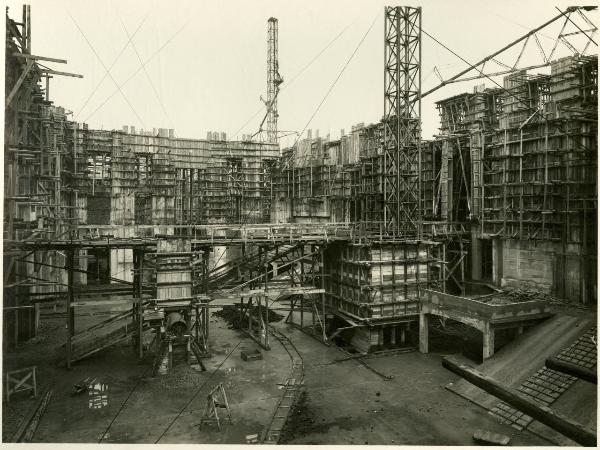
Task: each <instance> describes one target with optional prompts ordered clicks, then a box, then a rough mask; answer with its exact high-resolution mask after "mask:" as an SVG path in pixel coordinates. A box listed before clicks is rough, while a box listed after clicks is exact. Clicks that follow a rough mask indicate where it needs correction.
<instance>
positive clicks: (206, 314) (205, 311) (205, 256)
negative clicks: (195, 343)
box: [202, 247, 242, 351]
mask: <svg viewBox="0 0 600 450" xmlns="http://www.w3.org/2000/svg"><path fill="white" fill-rule="evenodd" d="M209 256H210V255H209V249H208V247H206V248H205V249H204V252H203V253H202V258H203V259H204V293H205V294H206V295H208V259H209ZM202 314H203V317H204V329H203V333H204V344H205V346H206V348H205V349H204V351H208V332H209V311H208V305H207V307H206V308H202ZM241 323H242V322H241V319H240V324H241Z"/></svg>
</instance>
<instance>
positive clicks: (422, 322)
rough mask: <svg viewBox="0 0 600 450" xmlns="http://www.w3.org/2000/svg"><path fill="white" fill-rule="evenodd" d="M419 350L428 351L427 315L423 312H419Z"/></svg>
mask: <svg viewBox="0 0 600 450" xmlns="http://www.w3.org/2000/svg"><path fill="white" fill-rule="evenodd" d="M419 351H420V352H421V353H429V316H428V315H427V314H426V313H424V312H421V314H419Z"/></svg>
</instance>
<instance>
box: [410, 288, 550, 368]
mask: <svg viewBox="0 0 600 450" xmlns="http://www.w3.org/2000/svg"><path fill="white" fill-rule="evenodd" d="M421 292H422V300H421V312H420V317H419V351H420V352H421V353H427V352H428V351H429V316H430V315H436V316H440V317H444V318H447V319H451V320H455V321H457V322H461V323H464V324H465V325H468V326H470V327H473V328H475V329H477V330H479V331H481V332H482V333H483V359H484V360H485V359H487V358H490V357H491V356H492V355H493V354H494V335H495V330H498V329H506V328H517V329H519V330H521V332H522V329H523V327H524V326H527V325H532V324H533V323H536V322H538V321H540V320H542V319H545V318H547V317H550V316H551V315H552V314H551V313H550V308H549V305H548V303H547V302H546V301H543V300H528V301H514V300H511V296H510V295H506V294H504V293H502V292H499V293H496V294H491V295H487V296H483V297H480V298H466V297H458V296H456V295H450V294H446V293H444V292H438V291H433V290H430V289H423V290H422V291H421Z"/></svg>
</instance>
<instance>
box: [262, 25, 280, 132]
mask: <svg viewBox="0 0 600 450" xmlns="http://www.w3.org/2000/svg"><path fill="white" fill-rule="evenodd" d="M268 23H269V31H268V44H269V46H268V50H267V101H266V105H267V142H272V143H277V142H278V141H277V118H278V117H279V113H278V112H277V94H279V85H280V84H281V83H282V82H283V80H282V79H281V76H280V75H279V55H278V52H279V49H278V46H279V44H278V39H279V36H278V24H277V19H276V18H274V17H271V18H270V19H269V21H268Z"/></svg>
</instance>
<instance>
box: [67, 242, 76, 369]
mask: <svg viewBox="0 0 600 450" xmlns="http://www.w3.org/2000/svg"><path fill="white" fill-rule="evenodd" d="M66 253H67V369H70V368H71V354H72V347H71V346H72V343H71V337H72V336H73V335H74V334H75V315H74V314H73V308H72V306H71V305H72V303H73V300H74V292H73V283H74V279H73V265H74V264H75V250H74V249H73V247H69V248H68V249H67V252H66Z"/></svg>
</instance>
